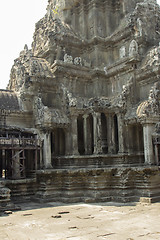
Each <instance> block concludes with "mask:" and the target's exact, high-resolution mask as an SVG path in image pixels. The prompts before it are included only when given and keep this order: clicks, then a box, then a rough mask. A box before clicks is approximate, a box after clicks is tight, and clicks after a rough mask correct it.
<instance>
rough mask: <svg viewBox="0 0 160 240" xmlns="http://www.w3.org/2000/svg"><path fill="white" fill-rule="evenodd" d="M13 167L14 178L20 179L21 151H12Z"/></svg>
mask: <svg viewBox="0 0 160 240" xmlns="http://www.w3.org/2000/svg"><path fill="white" fill-rule="evenodd" d="M12 167H13V173H12V178H13V179H19V178H20V177H21V173H20V151H13V152H12Z"/></svg>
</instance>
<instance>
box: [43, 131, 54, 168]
mask: <svg viewBox="0 0 160 240" xmlns="http://www.w3.org/2000/svg"><path fill="white" fill-rule="evenodd" d="M43 159H44V167H45V169H50V168H52V163H51V161H52V160H51V133H50V131H47V132H45V133H44V143H43Z"/></svg>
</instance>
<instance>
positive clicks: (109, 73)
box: [0, 0, 160, 208]
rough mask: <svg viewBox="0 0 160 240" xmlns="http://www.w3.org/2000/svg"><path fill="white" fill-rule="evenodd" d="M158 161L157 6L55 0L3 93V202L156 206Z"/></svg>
mask: <svg viewBox="0 0 160 240" xmlns="http://www.w3.org/2000/svg"><path fill="white" fill-rule="evenodd" d="M159 165H160V7H159V5H158V4H157V3H156V0H134V1H133V0H79V1H78V0H49V1H48V6H47V11H46V15H45V16H44V17H43V18H42V19H41V20H40V21H39V22H38V23H37V24H36V27H35V33H34V36H33V43H32V49H28V47H27V46H26V45H25V47H24V50H23V51H22V52H20V56H19V57H18V58H17V59H16V60H15V61H14V65H13V67H12V69H11V74H10V80H9V84H8V87H7V89H6V90H0V183H1V187H0V206H1V207H2V208H4V207H6V206H7V204H10V200H12V201H13V202H16V201H27V200H29V201H31V200H34V201H52V202H54V201H55V202H81V201H82V202H102V201H104V202H108V201H112V202H115V201H119V202H131V201H139V200H140V199H141V200H142V199H144V200H145V199H146V201H152V202H153V201H159V200H160V172H159V167H158V166H159ZM8 206H9V205H8Z"/></svg>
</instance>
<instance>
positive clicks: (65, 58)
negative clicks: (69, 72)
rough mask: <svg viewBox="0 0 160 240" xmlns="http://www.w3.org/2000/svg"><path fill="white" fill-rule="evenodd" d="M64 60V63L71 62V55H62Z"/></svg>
mask: <svg viewBox="0 0 160 240" xmlns="http://www.w3.org/2000/svg"><path fill="white" fill-rule="evenodd" d="M64 62H65V63H73V57H72V56H70V55H68V54H67V53H66V54H65V55H64Z"/></svg>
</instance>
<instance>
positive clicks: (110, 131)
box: [106, 113, 115, 154]
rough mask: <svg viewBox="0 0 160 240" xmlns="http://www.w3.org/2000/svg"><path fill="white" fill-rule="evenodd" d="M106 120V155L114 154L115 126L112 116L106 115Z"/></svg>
mask: <svg viewBox="0 0 160 240" xmlns="http://www.w3.org/2000/svg"><path fill="white" fill-rule="evenodd" d="M106 118H107V140H108V153H109V154H113V153H115V132H114V131H115V126H114V118H113V114H112V113H109V114H106Z"/></svg>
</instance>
